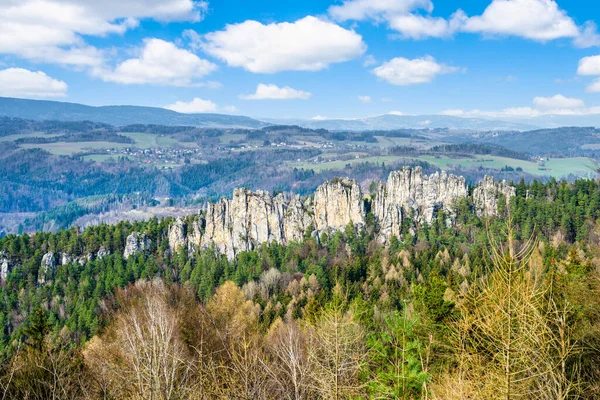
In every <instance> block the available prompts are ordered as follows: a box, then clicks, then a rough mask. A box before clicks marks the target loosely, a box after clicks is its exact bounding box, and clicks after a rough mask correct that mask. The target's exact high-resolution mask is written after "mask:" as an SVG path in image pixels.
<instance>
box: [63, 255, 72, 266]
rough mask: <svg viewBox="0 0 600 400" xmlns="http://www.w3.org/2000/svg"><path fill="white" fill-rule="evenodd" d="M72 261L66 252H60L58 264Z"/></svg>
mask: <svg viewBox="0 0 600 400" xmlns="http://www.w3.org/2000/svg"><path fill="white" fill-rule="evenodd" d="M72 261H73V260H72V258H71V256H70V255H69V254H67V253H61V254H60V264H61V265H67V264H71V262H72Z"/></svg>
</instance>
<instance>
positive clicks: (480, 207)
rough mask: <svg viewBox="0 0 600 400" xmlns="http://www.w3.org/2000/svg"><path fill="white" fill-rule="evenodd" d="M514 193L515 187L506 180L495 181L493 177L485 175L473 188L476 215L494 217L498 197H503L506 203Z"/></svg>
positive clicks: (496, 212)
mask: <svg viewBox="0 0 600 400" xmlns="http://www.w3.org/2000/svg"><path fill="white" fill-rule="evenodd" d="M515 194H516V192H515V188H514V187H513V186H510V185H509V184H508V183H507V182H506V181H500V182H496V181H495V180H494V178H493V177H491V176H485V177H484V178H483V180H482V181H481V182H479V185H477V187H476V188H475V189H474V190H473V205H474V206H475V213H476V214H477V216H478V217H496V216H498V203H499V201H500V199H501V198H504V201H506V203H507V204H508V203H509V202H510V198H511V197H514V196H515Z"/></svg>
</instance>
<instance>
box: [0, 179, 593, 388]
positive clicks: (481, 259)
mask: <svg viewBox="0 0 600 400" xmlns="http://www.w3.org/2000/svg"><path fill="white" fill-rule="evenodd" d="M515 187H516V196H515V197H513V198H512V199H511V202H510V204H509V205H507V206H502V207H501V209H500V210H499V211H500V216H499V217H496V218H478V217H477V216H476V215H475V214H474V213H473V205H472V204H471V203H470V200H469V199H468V198H467V199H462V200H461V201H460V202H459V203H458V204H456V205H455V209H456V217H455V221H454V223H453V224H450V225H449V224H447V223H446V219H447V216H446V215H444V213H443V212H440V213H438V215H437V218H436V219H434V220H433V221H432V223H431V224H429V225H423V226H419V227H418V228H417V229H415V225H414V224H412V223H411V221H410V218H407V219H406V220H405V223H403V226H402V232H401V234H400V236H398V237H393V238H392V239H391V241H390V242H389V243H388V244H387V245H386V246H383V245H381V244H380V243H379V242H377V240H375V237H376V233H377V231H378V226H377V223H376V221H375V219H374V218H372V217H368V218H367V225H366V226H365V227H364V229H357V228H356V227H354V226H353V225H352V224H349V225H348V226H347V227H346V228H345V229H344V230H343V231H338V232H329V233H328V234H327V233H322V234H321V236H320V237H314V236H312V235H310V233H309V232H307V234H306V236H305V237H304V239H303V240H302V241H301V242H294V243H289V244H288V245H287V246H283V245H279V244H271V245H262V246H260V247H258V248H256V249H255V250H253V251H249V252H243V253H239V254H238V255H237V256H236V257H235V259H233V260H231V261H229V260H227V258H225V257H224V256H222V255H219V254H218V253H217V252H216V251H215V250H214V248H206V249H198V250H196V251H194V252H188V251H187V249H180V250H179V251H176V252H172V251H171V249H170V248H169V244H168V228H169V226H170V225H171V224H172V223H173V220H172V219H171V218H165V219H160V220H159V219H156V218H155V219H151V220H148V221H145V222H135V223H130V222H121V223H119V224H116V225H105V224H104V225H99V226H93V227H89V228H87V229H85V230H80V229H77V228H70V229H68V230H60V231H58V232H56V233H44V232H39V233H36V234H35V235H28V234H22V235H7V236H6V237H4V238H2V239H0V264H2V283H1V286H0V321H1V322H0V324H1V327H2V330H1V332H0V348H1V354H2V367H1V371H0V393H2V396H3V398H14V399H49V398H53V399H89V398H92V399H94V398H97V399H214V398H223V399H225V398H227V399H231V398H235V399H359V398H364V399H367V398H373V399H390V398H397V399H517V398H523V399H595V398H598V397H599V396H600V385H599V384H598V382H600V368H599V367H598V365H600V364H599V363H600V268H599V267H598V265H599V260H600V258H599V257H600V221H599V218H600V184H599V183H598V182H596V181H594V180H578V181H575V182H574V183H567V182H564V181H556V180H550V181H548V182H546V183H543V182H539V181H533V182H531V183H525V182H524V181H522V182H520V183H518V184H516V185H515ZM501 204H502V203H501ZM188 218H190V219H193V218H195V217H194V216H190V217H188ZM132 233H137V234H144V235H145V236H146V237H147V238H148V243H147V246H145V247H144V249H142V250H140V251H137V252H135V253H133V254H131V253H130V252H128V251H126V243H127V238H128V236H129V235H131V234H132ZM49 252H52V253H53V254H55V255H56V257H60V258H62V261H61V262H60V264H58V263H57V265H56V267H55V268H48V263H47V256H46V255H47V254H48V253H49Z"/></svg>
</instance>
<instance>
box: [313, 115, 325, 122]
mask: <svg viewBox="0 0 600 400" xmlns="http://www.w3.org/2000/svg"><path fill="white" fill-rule="evenodd" d="M311 119H312V120H313V121H325V120H328V119H329V118H327V117H324V116H322V115H315V116H314V117H312V118H311Z"/></svg>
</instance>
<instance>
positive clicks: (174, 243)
mask: <svg viewBox="0 0 600 400" xmlns="http://www.w3.org/2000/svg"><path fill="white" fill-rule="evenodd" d="M186 245H187V237H186V230H185V224H184V223H183V220H182V219H181V218H177V219H176V220H175V223H174V224H173V225H171V227H170V228H169V247H170V248H171V250H173V251H177V250H179V249H180V248H182V247H186Z"/></svg>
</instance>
